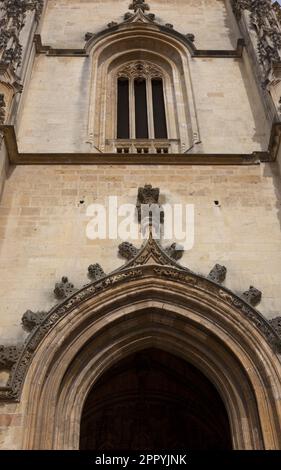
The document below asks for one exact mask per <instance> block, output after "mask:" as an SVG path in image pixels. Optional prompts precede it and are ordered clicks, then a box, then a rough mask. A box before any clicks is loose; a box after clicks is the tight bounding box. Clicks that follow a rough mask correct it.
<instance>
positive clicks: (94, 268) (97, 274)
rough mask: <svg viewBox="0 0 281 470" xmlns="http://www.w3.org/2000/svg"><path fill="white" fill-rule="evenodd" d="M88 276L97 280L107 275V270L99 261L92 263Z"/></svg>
mask: <svg viewBox="0 0 281 470" xmlns="http://www.w3.org/2000/svg"><path fill="white" fill-rule="evenodd" d="M88 276H89V278H90V279H92V280H93V281H97V280H98V279H101V278H102V277H104V276H105V272H104V270H103V269H102V267H101V265H100V264H99V263H95V264H90V266H89V267H88Z"/></svg>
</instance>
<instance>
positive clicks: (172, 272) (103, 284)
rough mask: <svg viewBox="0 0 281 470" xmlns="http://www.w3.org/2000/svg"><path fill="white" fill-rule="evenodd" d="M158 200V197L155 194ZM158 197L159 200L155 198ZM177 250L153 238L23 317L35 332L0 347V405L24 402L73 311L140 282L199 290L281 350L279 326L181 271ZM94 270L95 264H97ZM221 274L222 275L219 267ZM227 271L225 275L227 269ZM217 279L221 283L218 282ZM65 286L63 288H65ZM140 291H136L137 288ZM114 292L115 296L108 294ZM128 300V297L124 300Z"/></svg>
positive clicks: (225, 292) (217, 287)
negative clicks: (50, 342) (4, 378)
mask: <svg viewBox="0 0 281 470" xmlns="http://www.w3.org/2000/svg"><path fill="white" fill-rule="evenodd" d="M154 194H155V196H156V198H157V194H158V192H155V193H154ZM155 196H154V199H155ZM174 249H175V246H173V245H172V247H170V249H169V252H167V250H166V249H164V248H163V247H162V246H161V245H160V243H159V242H158V241H157V240H155V239H154V238H153V236H152V231H150V233H149V238H148V239H147V241H146V242H145V243H144V244H143V246H142V247H141V248H140V249H139V250H137V251H136V252H135V256H134V257H132V258H130V259H129V260H128V262H127V263H126V264H125V265H123V266H121V267H120V268H119V269H118V270H116V271H114V272H113V273H111V274H109V275H104V276H103V277H101V278H99V279H97V280H95V281H94V282H91V283H90V284H88V285H86V286H84V287H83V288H82V289H80V290H79V291H76V292H74V293H69V295H68V297H67V298H65V299H63V300H62V301H61V302H60V303H59V304H58V305H56V306H55V307H54V308H53V309H52V310H51V311H50V312H38V314H36V313H34V312H31V311H28V312H26V313H25V314H24V316H23V324H24V326H25V328H26V329H28V330H29V331H30V330H31V333H30V335H29V336H28V337H27V340H26V342H25V343H24V345H23V346H20V347H18V346H1V347H0V368H2V369H11V375H10V379H9V381H8V384H7V386H6V387H4V388H2V389H1V390H0V400H1V399H2V400H6V401H7V400H19V399H20V395H21V390H22V386H23V382H24V379H25V376H26V373H27V370H28V367H29V364H30V362H31V360H32V358H33V355H34V353H35V351H36V349H37V347H38V345H39V344H40V343H41V341H43V340H44V338H45V336H46V335H48V333H49V331H50V330H51V329H52V328H54V327H55V325H56V324H57V323H58V322H59V321H60V320H61V319H62V318H64V317H66V316H67V315H68V314H70V313H71V312H73V310H75V309H77V308H79V306H80V305H81V303H83V302H84V301H85V302H86V301H87V302H88V301H89V299H91V298H93V299H94V298H95V297H96V296H99V295H100V294H102V295H103V294H104V293H106V292H107V291H108V290H110V289H114V288H115V286H116V288H117V287H118V288H119V286H122V289H123V290H124V292H126V285H127V283H128V282H129V283H132V282H134V283H138V282H141V281H142V280H145V279H151V280H153V279H154V280H155V282H156V281H157V280H159V281H161V282H162V281H165V285H166V281H167V283H168V284H167V285H169V284H171V285H173V286H174V287H173V289H177V288H178V286H182V288H183V286H189V288H190V289H192V290H194V292H195V291H196V292H197V293H198V295H199V297H200V292H202V293H203V297H204V299H205V300H204V302H206V299H207V298H208V297H209V298H211V299H216V302H218V303H219V304H220V308H222V305H225V306H226V308H231V309H234V310H233V313H232V314H235V313H234V312H236V314H237V315H243V317H245V318H247V321H249V322H250V323H251V324H252V325H254V327H255V328H256V329H258V330H259V331H260V334H261V335H263V337H264V338H265V339H266V340H267V342H268V343H269V344H270V345H271V347H272V348H273V349H275V350H278V351H280V350H281V338H280V336H278V334H277V332H276V331H275V330H274V328H273V326H275V325H274V324H272V325H271V324H270V323H269V322H268V321H266V320H265V318H264V317H263V316H262V315H261V314H260V313H258V312H257V311H256V310H255V309H254V308H253V307H252V306H251V305H250V304H249V303H246V302H245V301H244V300H243V298H239V297H238V296H237V295H235V294H234V293H233V292H231V291H229V290H228V289H226V288H225V287H222V286H221V285H220V284H219V283H217V282H216V281H214V280H210V279H208V278H207V277H203V276H200V275H198V274H195V273H193V272H191V271H190V270H189V269H187V268H185V267H183V266H180V265H179V264H178V263H177V262H176V261H175V259H173V258H172V257H171V256H170V255H171V250H174ZM93 266H95V265H93ZM216 271H221V270H220V269H218V267H216ZM222 271H224V270H222ZM218 280H221V277H219V279H218ZM67 283H68V281H67V280H66V279H64V280H62V284H63V285H67ZM61 287H63V286H60V288H61ZM136 289H137V288H136ZM109 293H110V292H109ZM125 297H126V296H125Z"/></svg>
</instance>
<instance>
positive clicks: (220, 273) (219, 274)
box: [208, 264, 227, 284]
mask: <svg viewBox="0 0 281 470" xmlns="http://www.w3.org/2000/svg"><path fill="white" fill-rule="evenodd" d="M226 273H227V269H226V267H225V266H222V265H220V264H215V266H214V267H213V269H211V271H210V272H209V274H208V279H210V280H211V281H214V282H217V283H218V284H221V283H222V282H223V281H224V280H225V278H226Z"/></svg>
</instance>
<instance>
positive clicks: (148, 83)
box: [146, 77, 155, 139]
mask: <svg viewBox="0 0 281 470" xmlns="http://www.w3.org/2000/svg"><path fill="white" fill-rule="evenodd" d="M146 101H147V110H146V111H147V120H148V137H149V139H154V138H155V137H154V134H155V133H154V120H153V100H152V84H151V77H148V78H147V79H146Z"/></svg>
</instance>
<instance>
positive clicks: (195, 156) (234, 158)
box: [0, 123, 281, 165]
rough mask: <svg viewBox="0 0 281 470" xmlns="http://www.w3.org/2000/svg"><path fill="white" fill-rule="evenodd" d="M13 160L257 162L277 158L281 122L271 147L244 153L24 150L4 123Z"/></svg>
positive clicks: (29, 162) (42, 162) (64, 162)
mask: <svg viewBox="0 0 281 470" xmlns="http://www.w3.org/2000/svg"><path fill="white" fill-rule="evenodd" d="M0 131H1V132H2V133H3V134H4V139H5V144H6V148H7V153H8V157H9V161H10V163H11V164H13V165H83V164H85V165H88V164H93V165H122V164H124V165H257V164H259V163H260V162H270V161H274V160H275V159H276V157H277V152H278V148H279V142H280V134H281V123H275V124H274V125H273V127H272V133H271V139H270V146H269V149H268V151H265V152H260V151H257V152H253V153H251V154H243V153H168V154H164V155H163V154H157V153H148V154H138V153H130V154H119V153H77V152H76V153H20V152H19V150H18V145H17V138H16V133H15V129H14V126H12V125H2V126H0Z"/></svg>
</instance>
